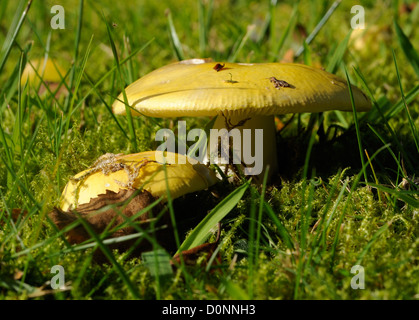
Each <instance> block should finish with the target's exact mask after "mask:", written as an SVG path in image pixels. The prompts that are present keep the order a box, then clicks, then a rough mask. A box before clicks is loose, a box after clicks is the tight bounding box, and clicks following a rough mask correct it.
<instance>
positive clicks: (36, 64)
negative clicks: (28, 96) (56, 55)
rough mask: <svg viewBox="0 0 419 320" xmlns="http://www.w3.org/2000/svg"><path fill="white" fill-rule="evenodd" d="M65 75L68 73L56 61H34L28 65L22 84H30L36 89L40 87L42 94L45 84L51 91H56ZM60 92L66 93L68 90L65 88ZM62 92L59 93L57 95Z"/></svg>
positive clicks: (21, 80)
mask: <svg viewBox="0 0 419 320" xmlns="http://www.w3.org/2000/svg"><path fill="white" fill-rule="evenodd" d="M65 75H66V71H65V70H64V69H63V68H62V67H61V66H60V65H59V64H58V63H57V62H56V61H55V60H54V59H34V60H31V61H29V62H28V63H27V64H26V66H25V69H24V70H23V72H22V77H21V79H20V84H21V86H23V85H25V84H26V83H27V82H29V83H30V85H31V86H32V87H34V88H38V87H39V86H40V88H39V89H40V92H41V93H42V92H43V91H44V90H45V87H44V83H45V84H46V85H47V86H49V88H50V90H51V91H55V90H56V89H57V88H58V86H59V85H60V84H61V83H62V80H63V78H64V77H65ZM58 91H61V92H63V93H66V92H67V89H66V88H65V87H64V88H63V89H61V88H60V89H59V90H58ZM61 92H57V94H58V93H61Z"/></svg>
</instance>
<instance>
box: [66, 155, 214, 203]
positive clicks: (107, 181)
mask: <svg viewBox="0 0 419 320" xmlns="http://www.w3.org/2000/svg"><path fill="white" fill-rule="evenodd" d="M159 153H162V152H158V151H146V152H140V153H135V154H128V155H122V154H118V155H115V154H113V153H107V154H105V155H103V156H101V157H99V159H98V160H97V161H96V162H95V163H94V164H93V166H91V167H90V168H89V169H86V170H84V171H82V172H80V173H78V174H76V175H75V176H74V177H72V178H71V179H70V181H69V182H68V183H67V185H66V186H65V187H64V190H63V192H62V196H61V199H60V204H59V206H60V208H61V210H63V211H67V210H69V209H74V208H77V207H78V206H79V205H81V204H85V203H88V202H89V201H90V200H91V199H92V198H95V197H97V196H98V195H100V194H105V193H106V191H113V192H118V191H120V190H121V189H139V188H141V189H144V190H147V191H148V192H150V193H151V195H152V196H153V197H156V198H160V197H161V198H162V200H163V202H164V201H165V200H166V199H167V187H168V188H169V191H170V195H171V198H172V199H175V198H177V197H180V196H182V195H184V194H186V193H191V192H195V191H198V190H203V189H206V188H208V187H210V186H212V185H213V184H215V183H216V181H217V178H216V177H215V175H214V172H213V171H211V170H209V169H208V168H207V167H206V166H205V165H203V164H200V163H198V162H196V161H195V163H194V164H191V163H190V162H194V161H192V160H189V161H184V159H182V160H183V161H180V158H185V157H186V156H183V155H180V154H174V157H173V158H172V159H173V163H171V162H170V157H168V156H167V157H166V158H165V159H169V161H168V160H166V163H167V164H166V169H167V185H166V173H165V172H164V170H163V164H162V163H160V162H158V161H160V160H159ZM179 163H184V164H179Z"/></svg>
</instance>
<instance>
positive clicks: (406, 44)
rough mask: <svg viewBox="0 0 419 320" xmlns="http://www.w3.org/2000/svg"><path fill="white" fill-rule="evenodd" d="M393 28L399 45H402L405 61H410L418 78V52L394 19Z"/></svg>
mask: <svg viewBox="0 0 419 320" xmlns="http://www.w3.org/2000/svg"><path fill="white" fill-rule="evenodd" d="M394 28H395V29H396V34H397V39H398V40H399V44H400V47H402V50H403V52H404V54H405V55H406V58H407V61H409V62H410V64H411V66H412V68H413V70H415V73H416V75H417V76H418V78H419V54H418V53H417V51H416V50H415V48H414V47H413V45H412V43H411V42H410V41H409V38H408V37H406V35H405V34H404V32H403V30H402V29H401V28H400V26H399V24H398V23H397V21H396V20H394Z"/></svg>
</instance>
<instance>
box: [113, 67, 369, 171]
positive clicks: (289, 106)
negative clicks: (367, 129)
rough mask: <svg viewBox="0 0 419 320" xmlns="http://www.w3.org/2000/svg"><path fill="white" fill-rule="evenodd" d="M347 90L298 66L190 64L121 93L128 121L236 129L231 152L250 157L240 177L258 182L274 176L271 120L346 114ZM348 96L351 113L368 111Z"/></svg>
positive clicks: (120, 108)
mask: <svg viewBox="0 0 419 320" xmlns="http://www.w3.org/2000/svg"><path fill="white" fill-rule="evenodd" d="M348 89H349V88H348V85H347V83H346V81H344V80H342V79H341V78H339V77H337V76H335V75H333V74H331V73H328V72H326V71H323V70H321V69H316V68H312V67H309V66H306V65H301V64H291V63H290V64H286V63H284V64H283V63H254V64H252V63H228V62H212V61H210V60H208V59H191V60H184V61H180V62H176V63H172V64H169V65H167V66H164V67H161V68H159V69H156V70H154V71H152V72H150V73H149V74H147V75H145V76H143V77H142V78H140V79H138V80H137V81H135V82H134V83H132V84H131V85H129V86H128V87H127V88H126V89H125V93H126V96H127V99H128V101H127V103H128V105H129V106H130V107H131V110H132V111H131V112H132V114H133V115H140V114H141V115H145V116H151V117H193V116H217V119H216V121H215V123H214V126H213V129H217V130H221V129H233V128H237V129H239V130H240V133H241V134H240V136H241V139H242V141H241V143H240V146H239V148H238V149H237V150H239V151H237V152H241V153H242V154H239V156H240V158H239V159H241V160H243V158H245V157H246V155H245V154H243V153H244V149H245V148H246V147H247V148H248V149H250V150H251V151H250V155H254V158H253V159H252V157H251V156H249V155H247V159H244V160H247V161H244V162H245V164H246V165H247V166H248V167H249V168H245V170H247V171H245V173H246V174H256V175H257V174H259V177H260V176H261V175H263V172H264V170H265V168H266V166H267V165H269V166H270V170H269V172H270V176H272V174H274V173H275V172H276V171H277V151H276V130H275V125H274V115H278V114H286V113H308V112H309V113H314V112H322V111H329V110H342V111H351V110H352V105H351V99H350V95H349V90H348ZM352 93H353V96H354V102H355V107H356V110H357V111H367V110H369V109H370V108H371V103H370V102H369V100H368V98H367V97H366V96H365V95H364V94H363V93H362V91H361V90H359V89H358V88H357V87H355V86H352ZM113 111H114V113H115V114H125V112H126V108H125V103H124V99H123V95H122V94H121V95H120V96H119V97H118V98H117V99H116V101H115V102H114V104H113ZM244 129H251V130H252V131H251V132H250V133H251V136H250V139H249V135H247V136H246V135H245V134H244ZM256 129H262V130H263V131H259V133H260V132H263V142H261V143H256V142H255V141H256V138H257V133H258V132H257V131H256ZM229 132H230V130H227V133H229ZM210 142H211V141H210ZM236 145H237V144H236ZM235 147H236V146H233V148H235ZM262 148H263V149H262ZM258 157H259V158H262V162H263V164H262V167H263V168H262V169H263V170H262V172H260V168H259V167H260V166H257V163H256V160H257V159H258ZM252 160H254V166H253V168H252V167H251V161H252ZM242 162H243V161H242ZM252 170H253V171H252Z"/></svg>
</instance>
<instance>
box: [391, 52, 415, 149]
mask: <svg viewBox="0 0 419 320" xmlns="http://www.w3.org/2000/svg"><path fill="white" fill-rule="evenodd" d="M393 60H394V66H395V68H396V74H397V81H398V83H399V88H400V94H401V96H402V101H403V105H404V109H405V110H406V115H407V119H408V121H409V126H410V130H411V132H412V136H413V141H414V142H415V145H416V150H417V151H418V154H419V141H418V140H419V134H418V129H417V128H416V126H415V123H414V121H413V119H412V116H411V114H410V111H409V108H408V106H407V103H406V99H405V96H404V92H403V86H402V81H401V80H400V72H399V67H398V66H397V60H396V55H395V53H394V50H393ZM418 72H419V70H418ZM418 76H419V73H418Z"/></svg>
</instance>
